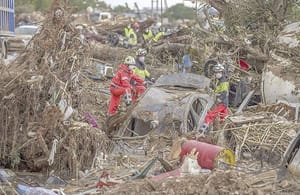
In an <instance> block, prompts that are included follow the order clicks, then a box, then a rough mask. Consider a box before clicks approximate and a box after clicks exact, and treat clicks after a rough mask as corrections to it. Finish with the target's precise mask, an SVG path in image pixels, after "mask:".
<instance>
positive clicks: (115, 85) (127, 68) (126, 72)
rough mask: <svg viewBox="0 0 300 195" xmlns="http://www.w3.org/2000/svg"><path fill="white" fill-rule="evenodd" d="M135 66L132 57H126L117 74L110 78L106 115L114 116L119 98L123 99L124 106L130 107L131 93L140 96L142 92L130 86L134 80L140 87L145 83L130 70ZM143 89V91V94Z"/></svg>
mask: <svg viewBox="0 0 300 195" xmlns="http://www.w3.org/2000/svg"><path fill="white" fill-rule="evenodd" d="M134 66H135V59H134V58H133V57H132V56H127V57H126V59H125V61H124V64H121V65H120V67H119V70H118V72H117V73H116V75H115V76H114V77H113V78H112V82H111V85H110V92H111V99H110V102H109V106H108V110H107V112H108V114H109V115H114V114H116V111H117V109H118V107H119V104H120V100H121V97H122V96H124V97H125V102H126V105H130V103H131V101H134V100H135V99H136V98H135V99H134V100H133V99H132V98H131V94H132V91H133V90H134V91H135V94H136V95H135V96H138V95H140V94H141V93H142V92H141V90H139V89H134V88H133V87H132V85H131V84H130V81H131V80H134V81H135V82H137V83H138V84H140V85H144V84H145V81H144V80H143V79H142V78H140V77H138V76H136V75H135V74H134V73H133V71H132V68H133V67H134ZM144 91H145V89H144V90H143V92H144Z"/></svg>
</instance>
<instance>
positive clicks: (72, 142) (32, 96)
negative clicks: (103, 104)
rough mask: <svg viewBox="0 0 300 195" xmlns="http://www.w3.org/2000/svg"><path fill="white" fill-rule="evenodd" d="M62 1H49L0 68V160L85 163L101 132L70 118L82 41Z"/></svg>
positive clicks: (100, 145) (77, 94)
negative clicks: (38, 23) (23, 43)
mask: <svg viewBox="0 0 300 195" xmlns="http://www.w3.org/2000/svg"><path fill="white" fill-rule="evenodd" d="M69 18H70V14H69V8H68V5H67V1H59V0H55V1H53V4H52V8H51V11H50V12H49V14H48V16H47V17H46V20H45V21H44V25H43V26H42V28H41V29H40V31H39V33H37V34H36V35H35V37H34V38H33V39H32V40H31V42H30V43H29V45H28V46H27V48H26V50H25V51H24V52H23V53H22V54H21V55H20V56H19V57H18V58H17V59H16V60H15V61H14V62H13V63H11V65H9V66H8V67H5V66H2V68H1V69H0V74H1V78H0V85H1V91H0V98H1V100H2V101H1V107H0V115H1V116H2V117H1V119H0V133H1V135H2V136H1V138H0V162H1V163H2V165H4V166H11V167H23V168H27V169H29V170H31V171H41V170H45V169H48V170H49V169H51V170H55V171H58V172H60V171H62V170H66V171H68V173H69V174H71V175H72V176H74V175H75V174H76V173H78V171H79V170H81V169H84V168H87V167H90V166H91V164H92V161H93V158H94V156H95V155H96V153H97V152H96V151H97V150H99V149H100V150H101V149H102V150H105V149H106V147H107V145H108V144H109V141H108V138H107V137H106V135H105V134H104V133H103V132H102V131H101V130H99V129H96V128H95V129H92V128H91V127H90V125H88V124H87V123H78V122H74V121H72V120H71V118H70V115H71V114H72V113H73V115H75V114H74V113H76V111H75V110H76V108H78V106H79V105H78V104H79V103H80V98H81V96H82V95H83V94H81V91H82V89H81V88H80V76H81V67H82V66H83V65H85V64H87V63H88V60H89V57H88V56H86V54H87V53H88V50H89V47H88V45H87V44H86V43H85V42H84V41H83V40H82V39H81V38H80V36H79V32H78V31H77V30H76V29H75V28H74V27H73V26H72V25H71V24H70V22H71V21H70V20H69Z"/></svg>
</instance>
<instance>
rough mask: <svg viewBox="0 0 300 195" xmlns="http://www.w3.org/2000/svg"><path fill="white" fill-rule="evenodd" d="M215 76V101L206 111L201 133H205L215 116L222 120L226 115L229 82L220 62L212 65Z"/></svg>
mask: <svg viewBox="0 0 300 195" xmlns="http://www.w3.org/2000/svg"><path fill="white" fill-rule="evenodd" d="M213 71H214V73H215V77H216V78H217V79H218V83H217V86H216V89H215V94H216V97H217V102H216V105H215V107H214V108H213V109H212V110H210V111H208V112H207V115H206V117H205V119H204V124H203V126H202V128H201V130H202V132H203V133H206V132H207V131H208V128H209V124H210V123H211V122H213V121H214V120H215V118H216V116H218V115H219V117H220V119H221V120H223V119H224V118H225V117H226V116H227V115H228V110H227V108H228V103H229V82H228V81H227V78H226V75H225V68H224V66H223V65H222V64H217V65H215V66H214V67H213Z"/></svg>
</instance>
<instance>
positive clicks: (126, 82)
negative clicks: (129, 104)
mask: <svg viewBox="0 0 300 195" xmlns="http://www.w3.org/2000/svg"><path fill="white" fill-rule="evenodd" d="M131 79H133V80H135V81H136V82H137V83H139V84H143V83H144V79H141V78H140V77H138V76H136V75H134V73H133V71H132V70H130V69H129V67H128V66H126V65H125V64H121V65H120V67H119V70H118V72H117V74H116V75H115V76H114V77H113V78H112V83H113V84H114V85H116V86H119V87H123V88H127V89H128V88H131V84H130V80H131Z"/></svg>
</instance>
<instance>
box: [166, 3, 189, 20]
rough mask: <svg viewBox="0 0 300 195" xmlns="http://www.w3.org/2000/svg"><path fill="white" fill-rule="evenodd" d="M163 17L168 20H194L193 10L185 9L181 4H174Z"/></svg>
mask: <svg viewBox="0 0 300 195" xmlns="http://www.w3.org/2000/svg"><path fill="white" fill-rule="evenodd" d="M163 17H167V18H169V19H175V20H178V19H193V18H195V11H194V9H193V8H190V7H186V6H184V5H183V4H182V3H179V4H176V5H174V6H172V7H170V8H168V9H167V10H166V11H165V13H164V14H163Z"/></svg>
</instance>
